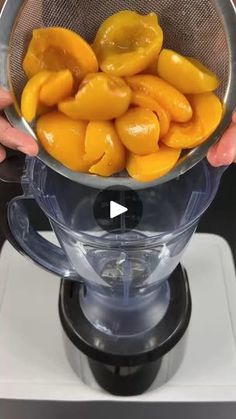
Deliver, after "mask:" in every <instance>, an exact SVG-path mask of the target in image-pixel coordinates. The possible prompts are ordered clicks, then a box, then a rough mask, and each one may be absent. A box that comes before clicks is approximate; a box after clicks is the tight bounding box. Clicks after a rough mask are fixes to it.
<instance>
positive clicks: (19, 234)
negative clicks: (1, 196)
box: [8, 196, 78, 279]
mask: <svg viewBox="0 0 236 419" xmlns="http://www.w3.org/2000/svg"><path fill="white" fill-rule="evenodd" d="M28 199H32V197H27V196H20V197H16V198H14V199H13V200H11V201H10V202H9V204H8V224H9V228H10V231H11V234H12V235H13V237H14V238H15V240H16V242H17V243H18V245H19V246H20V249H19V247H18V250H19V251H20V252H21V253H24V255H26V256H29V257H30V259H32V260H33V261H34V262H35V263H36V264H38V265H40V266H42V267H43V268H45V269H46V270H47V271H50V272H53V273H55V274H57V275H59V276H61V277H63V278H69V279H76V277H78V274H77V273H76V271H75V269H74V268H73V267H72V266H71V265H70V262H69V261H68V259H67V257H66V255H65V253H64V251H63V250H62V248H61V247H59V246H56V245H55V244H53V243H51V242H50V241H48V240H46V239H45V238H43V237H42V236H41V235H40V234H39V233H38V232H37V231H36V230H35V229H34V228H33V226H32V225H31V223H30V220H29V216H28V211H27V208H26V206H25V203H26V201H27V200H28Z"/></svg>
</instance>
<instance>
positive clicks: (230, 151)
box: [207, 113, 236, 167]
mask: <svg viewBox="0 0 236 419" xmlns="http://www.w3.org/2000/svg"><path fill="white" fill-rule="evenodd" d="M207 158H208V161H209V163H210V164H211V165H212V166H215V167H219V166H229V165H230V164H231V163H236V113H235V114H234V115H233V119H232V123H231V125H230V127H229V128H228V129H227V131H226V132H225V133H224V135H223V136H222V138H221V139H220V141H219V142H218V143H217V144H215V145H214V146H213V147H212V148H211V149H210V150H209V152H208V155H207Z"/></svg>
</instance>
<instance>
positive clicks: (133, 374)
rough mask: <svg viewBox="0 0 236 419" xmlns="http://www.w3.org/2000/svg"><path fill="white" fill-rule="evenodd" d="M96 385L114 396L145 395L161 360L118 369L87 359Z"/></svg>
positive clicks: (155, 375)
mask: <svg viewBox="0 0 236 419" xmlns="http://www.w3.org/2000/svg"><path fill="white" fill-rule="evenodd" d="M88 361H89V366H90V368H91V371H92V373H93V376H94V378H95V380H96V382H97V384H98V385H99V386H100V387H101V388H103V389H104V390H105V391H107V392H108V393H110V394H113V395H114V396H123V397H128V396H129V397H131V396H138V395H140V394H143V393H145V391H147V390H148V389H149V388H150V387H151V385H152V384H153V382H154V381H155V379H156V377H157V374H158V371H159V369H160V367H161V360H160V359H158V360H157V361H155V362H150V363H147V364H143V365H137V366H135V367H119V366H113V365H106V364H102V363H101V362H97V361H94V360H93V359H91V358H90V359H89V360H88Z"/></svg>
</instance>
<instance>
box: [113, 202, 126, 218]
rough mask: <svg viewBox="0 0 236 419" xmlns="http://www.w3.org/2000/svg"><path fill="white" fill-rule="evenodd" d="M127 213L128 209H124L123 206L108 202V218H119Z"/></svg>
mask: <svg viewBox="0 0 236 419" xmlns="http://www.w3.org/2000/svg"><path fill="white" fill-rule="evenodd" d="M127 211H128V208H126V207H124V206H123V205H120V204H117V202H114V201H111V202H110V218H111V219H113V218H116V217H119V215H121V214H125V213H126V212H127Z"/></svg>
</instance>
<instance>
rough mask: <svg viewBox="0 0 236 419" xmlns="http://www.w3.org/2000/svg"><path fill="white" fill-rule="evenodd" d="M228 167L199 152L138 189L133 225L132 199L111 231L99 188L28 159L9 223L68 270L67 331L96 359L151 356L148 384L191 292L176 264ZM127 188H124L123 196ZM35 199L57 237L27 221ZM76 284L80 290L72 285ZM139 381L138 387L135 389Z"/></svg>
mask: <svg viewBox="0 0 236 419" xmlns="http://www.w3.org/2000/svg"><path fill="white" fill-rule="evenodd" d="M223 170H224V169H215V168H213V167H211V166H210V165H209V164H208V163H207V162H206V161H205V160H203V161H202V162H201V163H199V164H198V165H196V166H195V167H194V168H193V169H191V170H190V171H189V172H188V173H185V174H184V175H182V176H180V177H178V178H176V179H175V180H172V181H170V182H168V183H164V184H161V185H159V186H156V187H153V188H151V189H145V188H144V189H142V190H139V191H135V196H136V197H137V198H138V201H137V202H139V204H140V205H141V206H142V214H141V215H140V218H139V219H138V222H137V225H136V226H135V227H134V228H129V223H127V220H129V217H131V218H132V213H131V214H129V208H128V211H127V213H125V214H122V215H121V216H120V217H121V218H120V220H121V222H120V224H119V228H117V226H116V227H115V228H114V230H113V229H112V228H109V229H106V228H102V227H101V225H100V224H99V223H98V220H97V219H96V211H94V208H95V206H96V202H97V197H98V195H99V194H100V193H101V191H99V190H97V189H94V188H91V187H86V186H84V185H80V184H78V183H76V182H73V181H71V180H69V179H67V178H66V177H63V176H61V175H59V174H58V173H56V172H55V171H53V170H52V169H50V168H49V167H47V166H46V165H45V164H44V163H42V162H41V161H39V160H38V159H32V158H30V159H27V164H26V171H25V173H24V176H23V177H22V180H21V184H22V189H23V196H20V197H17V198H14V199H13V200H11V202H10V203H9V205H8V223H9V227H10V230H11V233H12V235H13V236H14V238H15V240H16V242H17V243H18V244H19V246H20V248H21V249H22V250H23V252H24V253H26V254H27V255H28V256H29V257H30V258H31V259H32V260H33V261H35V262H36V263H38V264H39V265H41V266H43V267H44V268H46V269H47V270H50V271H51V272H54V273H56V274H57V275H60V276H61V278H64V279H63V285H62V289H61V296H60V316H61V320H62V324H63V327H64V330H65V329H66V332H67V335H68V337H69V339H70V341H71V342H73V343H74V344H76V345H77V343H78V345H77V347H78V348H79V349H80V350H82V351H83V352H85V353H86V354H87V355H88V356H89V358H90V360H92V359H93V360H95V361H94V362H95V364H96V362H97V361H98V363H101V362H102V363H106V364H107V365H109V368H110V367H111V365H113V366H114V365H116V366H117V365H119V368H120V367H121V368H122V367H129V368H130V367H134V366H137V365H140V364H143V363H144V362H145V363H147V364H148V363H149V364H150V366H149V379H148V380H147V383H148V385H147V386H149V385H150V383H151V382H152V381H153V380H154V376H155V374H156V372H157V369H158V368H159V367H160V365H159V364H158V366H156V368H153V365H152V362H154V361H156V360H157V358H158V359H159V358H160V355H163V354H164V353H165V352H167V351H169V350H171V349H172V348H173V347H174V346H175V345H176V344H177V342H178V341H179V340H180V339H181V337H182V336H183V335H184V333H185V331H186V329H187V326H188V322H189V318H190V313H191V298H190V295H189V289H188V283H187V279H186V276H185V274H184V271H181V268H180V266H179V263H180V260H181V257H182V255H183V252H184V251H185V249H186V247H187V245H188V243H189V241H190V239H191V237H192V235H193V233H194V232H195V230H196V227H197V225H198V222H199V219H200V217H201V215H202V214H203V213H204V211H205V210H206V209H207V208H208V206H209V205H210V203H211V202H212V200H213V199H214V197H215V194H216V192H217V189H218V186H219V182H220V178H221V175H222V172H223ZM144 186H145V185H144ZM123 192H124V191H122V188H121V190H120V192H119V191H118V196H119V194H120V196H122V193H123ZM32 198H33V199H35V201H36V202H37V204H38V205H39V206H40V208H41V209H42V211H43V212H44V213H45V214H46V216H47V217H48V219H49V221H50V224H51V226H52V229H53V231H54V233H55V235H56V238H57V240H58V243H59V245H56V244H53V243H51V242H49V241H47V240H46V239H45V238H43V237H42V236H41V235H40V234H39V233H38V232H36V231H35V230H34V228H33V226H32V225H31V224H30V222H29V217H28V214H27V210H26V205H25V204H26V202H27V200H28V199H32ZM108 201H109V194H108ZM120 202H121V203H122V201H120ZM105 204H109V202H108V203H105ZM130 211H131V212H132V209H130ZM179 278H182V279H179ZM183 278H184V279H183ZM69 284H70V285H69ZM71 284H72V285H71ZM70 287H72V288H73V289H74V290H75V289H76V292H75V293H74V294H73V293H72V292H71V289H72V288H70ZM70 293H71V294H70ZM181 293H182V294H181ZM72 294H73V298H72V299H71V300H70V298H71V295H72ZM176 295H178V298H179V299H180V300H181V298H182V297H181V295H182V296H184V297H183V298H182V300H181V301H183V304H182V303H181V304H182V306H181V304H179V302H177V303H176ZM186 296H187V298H186ZM67 298H68V300H67V302H65V299H67ZM180 306H181V307H182V308H181V310H182V311H181V310H180ZM170 307H171V309H170ZM178 310H179V312H178ZM178 313H179V317H178ZM186 313H187V314H186ZM183 314H184V316H185V317H184V319H185V320H184V322H183ZM168 316H169V317H168ZM181 316H182V317H181ZM72 317H73V322H74V324H73V327H72V323H71V322H72V320H71V319H72ZM167 317H168V318H170V320H168V319H167ZM173 319H174V320H173ZM176 322H177V323H176ZM75 324H76V326H75ZM68 325H69V326H68ZM77 326H78V328H77ZM157 326H158V327H159V329H157ZM75 328H77V329H76V332H75V330H74V329H75ZM72 329H73V330H72ZM157 330H158V332H157ZM153 333H154V335H155V336H157V335H158V339H156V337H155V339H154V338H153V336H154V335H153ZM86 339H87V344H85V341H86ZM76 342H77V343H76ZM85 346H86V348H85ZM91 362H92V361H91ZM93 365H94V364H93ZM99 365H100V366H101V364H96V368H95V369H97V370H98V366H99ZM99 368H100V367H99ZM109 368H108V370H106V373H107V371H110V370H109ZM151 370H152V372H151V378H150V371H151ZM110 372H111V371H110ZM136 372H137V371H136ZM154 372H155V374H154ZM99 374H100V373H99ZM121 375H122V374H121ZM123 375H124V374H123ZM125 375H127V374H125ZM100 376H101V374H100ZM102 376H103V377H104V371H103V373H102ZM100 383H102V385H103V384H104V383H103V380H100ZM147 383H146V384H147ZM146 384H145V380H144V379H143V385H144V387H145V386H146ZM103 387H104V388H106V385H103ZM121 387H122V390H117V388H116V390H115V391H114V389H113V390H111V388H109V391H112V392H114V393H115V394H123V393H124V388H125V387H124V382H123V384H121ZM129 388H130V386H129ZM145 388H146V387H145ZM143 390H144V388H143V387H142V386H141V390H140V389H139V390H137V392H136V390H134V394H136V393H140V392H141V391H143ZM128 393H129V394H133V393H132V392H131V393H130V390H129V391H128ZM125 394H126V393H125Z"/></svg>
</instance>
